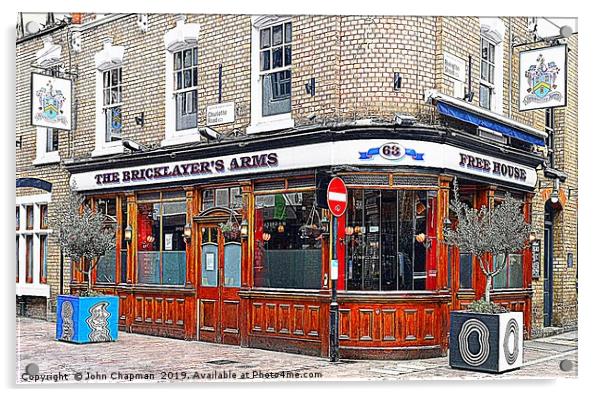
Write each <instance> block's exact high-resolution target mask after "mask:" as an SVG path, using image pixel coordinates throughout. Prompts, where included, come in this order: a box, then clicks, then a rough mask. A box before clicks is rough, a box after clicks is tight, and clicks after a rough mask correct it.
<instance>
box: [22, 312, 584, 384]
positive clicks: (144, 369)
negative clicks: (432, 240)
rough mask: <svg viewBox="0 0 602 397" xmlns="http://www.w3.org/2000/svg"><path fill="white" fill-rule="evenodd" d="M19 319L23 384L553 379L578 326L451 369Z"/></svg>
mask: <svg viewBox="0 0 602 397" xmlns="http://www.w3.org/2000/svg"><path fill="white" fill-rule="evenodd" d="M16 321H17V330H16V331H17V335H16V336H17V343H16V353H17V360H16V382H17V383H18V384H40V383H43V384H48V383H99V382H100V383H156V382H171V383H179V382H207V381H212V382H215V381H217V382H224V381H228V382H236V381H267V382H270V381H282V380H287V381H324V380H326V381H335V380H344V381H353V380H362V381H365V380H419V379H437V380H440V379H479V380H483V379H507V378H510V379H556V378H575V377H577V370H578V365H577V341H578V339H577V331H571V332H566V333H563V334H560V335H555V336H550V337H546V338H540V339H535V340H529V341H525V343H524V356H523V362H524V364H523V366H522V367H521V368H520V369H517V370H514V371H510V372H506V373H504V374H488V373H482V372H473V371H463V370H456V369H452V368H450V367H449V365H448V357H438V358H432V359H421V360H404V361H401V360H396V361H393V360H390V361H385V360H382V361H381V360H341V361H340V362H339V363H330V362H329V360H328V359H327V358H320V357H310V356H303V355H298V354H289V353H280V352H272V351H266V350H259V349H250V348H242V347H240V346H227V345H219V344H213V343H205V342H190V341H183V340H176V339H168V338H160V337H153V336H147V335H138V334H131V333H126V332H120V333H119V340H117V341H115V342H109V343H96V344H88V345H74V344H69V343H65V342H59V341H56V340H55V339H54V331H55V323H53V322H47V321H42V320H35V319H30V318H23V317H18V318H17V320H16ZM561 362H562V363H563V364H562V366H561ZM28 366H29V367H28ZM561 367H562V368H561ZM567 369H568V370H567Z"/></svg>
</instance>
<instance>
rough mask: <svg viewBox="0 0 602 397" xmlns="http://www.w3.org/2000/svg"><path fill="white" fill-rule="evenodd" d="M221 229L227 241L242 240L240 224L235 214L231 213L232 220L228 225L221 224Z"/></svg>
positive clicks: (229, 220)
mask: <svg viewBox="0 0 602 397" xmlns="http://www.w3.org/2000/svg"><path fill="white" fill-rule="evenodd" d="M219 227H220V229H221V231H222V234H223V235H224V238H225V239H226V241H235V240H238V239H240V224H239V223H238V220H237V219H236V217H235V216H234V214H232V213H230V219H228V221H227V222H226V223H220V224H219Z"/></svg>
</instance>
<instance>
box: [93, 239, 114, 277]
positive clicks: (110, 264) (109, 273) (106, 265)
mask: <svg viewBox="0 0 602 397" xmlns="http://www.w3.org/2000/svg"><path fill="white" fill-rule="evenodd" d="M116 260H117V257H116V255H115V248H113V249H112V250H111V251H109V252H108V253H107V254H106V255H103V256H102V257H100V259H99V260H98V265H96V282H97V283H111V284H113V283H115V269H116V268H115V263H116Z"/></svg>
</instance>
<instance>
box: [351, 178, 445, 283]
mask: <svg viewBox="0 0 602 397" xmlns="http://www.w3.org/2000/svg"><path fill="white" fill-rule="evenodd" d="M358 174H364V175H388V176H389V184H388V185H387V186H384V185H351V184H348V185H347V189H348V190H351V189H360V190H395V191H396V192H397V191H411V192H417V191H425V192H427V208H426V211H428V210H429V206H428V192H429V191H435V192H436V193H437V201H438V199H439V195H440V194H441V188H440V187H439V186H437V185H432V186H410V185H408V186H399V185H393V183H392V181H393V177H394V176H398V175H399V176H427V177H428V176H432V175H430V174H412V173H401V174H400V173H374V172H360V173H352V174H345V175H358ZM397 199H398V200H399V197H398V198H397ZM348 205H349V203H348ZM347 210H349V207H348V208H347ZM437 212H438V211H437ZM413 218H414V219H413V222H414V223H415V222H416V220H415V214H414V216H413ZM345 222H347V221H346V220H345ZM437 223H439V221H437ZM345 224H347V223H345ZM397 224H398V226H397V228H399V222H397ZM379 227H380V226H379ZM396 244H397V245H399V242H397V243H396ZM380 249H382V247H381V248H380ZM426 252H428V250H427V251H425V262H424V268H425V274H426V276H425V277H424V280H425V287H426V279H427V277H428V270H427V269H428V266H427V265H428V264H427V261H428V254H427V253H426ZM380 256H381V262H382V254H380ZM346 258H347V246H345V259H346ZM381 264H382V263H381ZM448 266H449V264H448ZM413 269H414V262H413V261H412V272H413ZM347 271H348V268H347V265H346V264H345V272H344V277H345V290H344V291H353V292H358V293H380V294H382V293H385V294H387V293H388V294H399V293H404V292H428V291H432V290H428V289H423V290H414V289H411V290H406V289H399V285H398V289H395V290H390V291H386V290H382V289H380V288H381V287H382V275H381V276H380V279H379V289H378V290H376V291H373V290H363V289H362V290H349V289H348V286H347V283H348V281H349V280H348V278H347ZM398 278H399V277H398ZM413 280H414V277H412V284H413ZM398 284H399V283H398Z"/></svg>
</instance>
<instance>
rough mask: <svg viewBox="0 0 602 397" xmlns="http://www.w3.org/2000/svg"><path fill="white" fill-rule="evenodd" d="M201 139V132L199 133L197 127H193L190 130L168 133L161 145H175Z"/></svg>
mask: <svg viewBox="0 0 602 397" xmlns="http://www.w3.org/2000/svg"><path fill="white" fill-rule="evenodd" d="M200 141H201V134H199V132H198V131H197V129H196V128H191V129H188V130H182V131H175V132H172V133H170V134H166V138H165V139H163V140H162V141H161V146H174V145H181V144H184V143H195V142H200Z"/></svg>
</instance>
